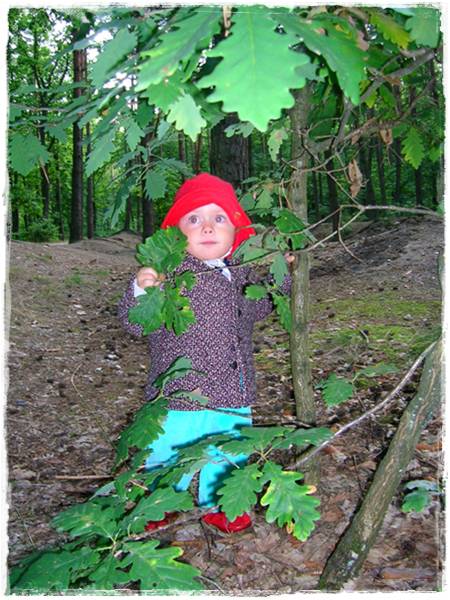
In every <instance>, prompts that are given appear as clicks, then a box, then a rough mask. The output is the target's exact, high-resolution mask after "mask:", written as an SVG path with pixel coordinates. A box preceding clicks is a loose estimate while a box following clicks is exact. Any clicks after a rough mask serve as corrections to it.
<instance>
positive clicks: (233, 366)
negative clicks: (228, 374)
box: [230, 360, 237, 369]
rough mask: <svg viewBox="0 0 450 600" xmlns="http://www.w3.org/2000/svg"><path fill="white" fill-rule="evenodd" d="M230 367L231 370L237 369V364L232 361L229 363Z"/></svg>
mask: <svg viewBox="0 0 450 600" xmlns="http://www.w3.org/2000/svg"><path fill="white" fill-rule="evenodd" d="M230 367H231V368H232V369H237V362H236V361H235V360H234V361H233V362H232V363H231V365H230Z"/></svg>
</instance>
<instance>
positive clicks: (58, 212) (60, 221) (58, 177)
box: [55, 146, 64, 240]
mask: <svg viewBox="0 0 450 600" xmlns="http://www.w3.org/2000/svg"><path fill="white" fill-rule="evenodd" d="M55 165H56V190H55V210H56V215H57V218H58V228H59V239H60V240H63V239H64V217H63V212H62V202H61V169H60V164H59V148H58V146H57V147H56V149H55Z"/></svg>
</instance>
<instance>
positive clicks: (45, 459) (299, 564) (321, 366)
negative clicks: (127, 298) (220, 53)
mask: <svg viewBox="0 0 450 600" xmlns="http://www.w3.org/2000/svg"><path fill="white" fill-rule="evenodd" d="M139 241H140V240H139V239H138V238H137V236H134V235H132V234H130V233H125V232H124V233H121V234H117V235H115V236H113V237H110V238H107V239H95V240H85V241H82V242H79V243H76V244H71V245H70V246H69V245H68V244H35V243H29V242H16V241H14V242H11V244H10V257H9V274H7V276H8V277H9V288H10V295H11V296H10V302H11V312H10V320H9V333H8V332H7V339H8V340H9V355H8V360H9V389H8V397H7V411H6V417H7V432H6V433H7V444H8V446H7V448H8V469H9V473H8V475H9V481H10V484H9V492H8V495H9V499H8V502H9V523H8V526H9V561H10V563H11V564H14V563H15V562H17V560H18V559H19V558H21V557H22V556H24V555H25V554H26V553H28V552H30V551H31V550H33V549H36V548H44V547H47V546H48V545H50V544H53V543H54V542H56V541H57V540H59V539H60V537H59V535H58V534H56V532H55V531H54V530H53V529H52V528H51V527H50V526H49V522H50V520H51V518H52V517H53V516H55V515H56V514H57V513H58V512H60V511H61V510H63V509H65V508H67V507H69V506H70V505H72V504H74V503H78V502H82V501H85V500H86V499H88V498H89V496H90V495H91V494H92V493H93V492H94V491H95V489H97V487H98V486H99V485H101V484H103V483H105V482H106V481H107V479H109V478H110V474H111V468H112V464H113V459H114V447H113V443H114V442H115V441H116V440H117V437H118V435H119V433H120V432H121V431H122V429H123V428H124V427H125V426H126V425H127V424H129V422H130V421H131V419H132V417H133V415H134V414H135V412H136V410H137V409H138V408H139V407H140V406H141V405H142V403H143V386H144V384H145V382H146V372H147V369H148V364H147V353H146V341H145V339H141V340H137V339H135V338H131V337H129V336H128V335H127V334H125V333H124V332H123V330H122V329H121V328H120V325H119V321H118V319H117V316H116V307H117V302H118V300H119V298H120V297H121V295H122V293H123V291H124V289H125V287H126V283H127V281H128V279H129V277H130V274H131V273H132V272H133V271H134V270H135V264H136V263H135V261H134V252H135V246H136V243H138V242H139ZM346 243H347V245H348V247H349V248H350V249H351V251H352V252H353V253H354V254H355V255H356V256H358V257H359V258H360V259H361V262H359V261H357V260H355V259H354V258H352V257H351V256H350V254H348V253H347V252H346V251H345V250H344V249H343V247H342V246H341V245H340V244H339V243H338V242H332V243H327V245H326V247H320V246H319V247H317V248H316V249H315V250H314V251H313V260H312V271H311V305H312V323H311V345H312V348H311V351H312V357H313V362H312V371H313V381H314V384H317V383H318V382H319V380H320V379H322V378H325V377H327V376H328V374H329V373H330V372H332V371H335V372H336V373H337V374H338V375H341V376H347V377H349V376H351V374H352V373H353V374H354V372H355V371H356V370H358V369H360V368H363V367H365V366H368V365H369V364H375V363H378V362H380V361H386V362H389V363H394V364H395V365H397V367H398V368H399V369H400V370H401V371H400V372H398V373H392V374H388V375H383V376H382V377H378V378H376V379H370V380H368V379H366V380H362V381H361V383H360V384H359V385H358V386H357V393H356V396H355V397H354V398H353V399H352V400H350V401H348V402H346V403H344V404H342V405H340V406H338V407H333V408H326V407H325V406H324V404H323V400H322V399H321V394H320V391H319V390H316V394H317V403H318V406H319V421H320V423H319V424H320V425H321V426H332V425H333V424H334V425H336V424H339V425H342V424H344V423H346V422H348V421H349V420H351V419H353V418H355V416H357V415H359V414H361V413H363V412H365V411H367V410H368V409H369V408H371V407H372V406H374V405H375V404H376V403H378V402H379V401H380V399H381V398H382V397H383V396H384V395H385V394H386V393H387V392H388V391H390V390H392V389H393V387H394V386H395V384H396V383H397V382H398V380H399V379H400V378H401V376H402V373H404V372H406V370H407V369H408V367H409V366H411V364H412V363H413V362H414V359H415V358H416V357H417V356H418V355H419V354H420V352H421V351H422V350H423V349H424V348H425V347H426V346H427V345H428V344H429V343H430V342H431V341H432V340H433V339H435V338H436V334H437V332H438V331H439V326H440V324H441V289H440V286H439V280H438V273H437V262H436V261H437V255H438V253H439V251H440V250H441V249H442V248H443V244H444V228H443V224H442V223H441V222H439V221H438V220H433V219H430V218H423V219H422V218H418V217H414V218H409V219H407V218H401V219H398V220H396V221H395V222H393V223H391V224H390V225H386V224H383V223H377V222H375V223H372V224H371V225H370V227H367V228H366V229H364V230H363V231H360V232H359V233H354V234H353V235H351V236H349V237H348V238H347V239H346ZM7 326H8V323H7ZM254 342H255V360H256V365H257V384H258V390H259V403H258V405H257V406H256V407H255V411H254V412H255V417H256V418H255V422H256V424H277V423H279V422H280V420H281V419H282V420H283V421H285V422H286V421H288V420H289V419H290V418H294V414H295V406H294V400H293V393H292V385H291V380H290V376H289V367H288V338H287V335H286V334H285V333H284V332H283V330H282V329H281V328H280V327H279V325H278V324H277V323H276V321H275V319H274V318H273V317H270V318H269V319H267V320H266V321H265V322H262V323H259V324H258V327H257V329H256V331H255V336H254ZM419 378H420V370H419V371H417V372H416V373H415V375H414V377H413V380H412V381H411V382H410V383H409V384H408V385H407V386H406V387H405V388H404V389H403V391H402V393H401V394H400V395H399V396H398V397H397V399H396V400H395V401H393V402H392V404H391V405H390V406H389V407H388V408H387V409H386V410H382V411H380V412H379V413H377V414H376V415H375V416H374V417H371V418H369V419H366V420H365V421H363V422H362V423H361V424H360V425H359V426H358V427H356V428H353V429H351V430H349V431H348V432H347V433H346V434H345V435H344V436H342V437H339V438H337V441H336V442H335V443H333V444H332V445H331V446H329V447H328V448H327V449H326V451H324V452H322V454H321V459H320V464H321V478H320V483H319V485H318V491H317V495H318V496H319V497H320V500H321V506H320V507H319V508H320V512H321V515H322V517H321V519H320V521H318V522H317V526H316V529H315V530H314V532H313V534H312V535H311V537H310V538H309V539H308V540H307V541H306V542H300V541H298V540H296V539H295V538H294V537H292V536H291V535H289V534H288V533H287V531H286V530H285V529H279V528H278V527H277V526H276V525H269V524H268V523H267V522H266V521H265V519H264V515H263V513H261V512H257V513H256V514H253V521H254V526H253V527H252V528H251V529H249V530H247V531H245V532H242V533H237V534H233V535H230V536H222V535H214V534H211V533H210V532H209V531H208V532H204V530H203V529H202V528H201V526H200V524H199V523H198V522H195V523H189V524H185V525H183V524H179V523H178V524H177V522H176V521H175V523H174V524H173V525H172V526H171V527H170V528H169V529H166V530H164V531H163V532H161V535H160V538H161V539H162V540H163V541H164V542H165V543H168V544H169V543H171V544H174V545H178V546H180V547H182V548H183V550H184V559H185V560H187V561H188V562H190V563H191V564H193V565H194V566H196V567H198V568H199V569H201V571H202V572H203V575H204V576H205V577H206V578H208V579H207V580H206V581H207V587H209V588H210V589H211V590H216V591H217V590H220V591H222V592H223V593H227V594H237V595H239V594H247V595H249V594H258V593H261V592H263V593H265V594H267V593H270V592H273V593H294V592H297V591H300V590H314V589H316V586H317V582H318V578H319V575H320V573H321V572H322V570H323V568H324V565H325V562H326V560H327V558H328V556H329V555H330V553H331V552H332V550H333V548H334V546H335V545H336V542H337V541H338V539H339V537H340V536H341V535H342V533H343V531H344V530H345V529H346V527H347V525H348V523H349V522H350V520H351V518H352V515H353V514H354V512H355V509H356V508H357V506H358V505H359V503H360V501H361V498H362V496H363V495H364V492H365V490H366V489H367V487H368V484H369V483H370V480H371V478H372V476H373V474H374V471H375V469H376V466H377V463H378V462H379V460H380V457H381V455H382V453H383V451H384V449H385V448H386V447H387V445H388V443H389V438H390V437H391V436H392V435H393V433H394V431H395V427H396V423H397V422H398V419H399V417H400V415H401V412H402V410H403V408H404V407H405V405H406V403H407V402H408V400H409V399H410V398H411V397H412V396H413V395H414V393H415V391H416V389H417V385H418V381H419ZM441 437H442V417H441V415H435V416H434V417H433V419H432V420H431V421H430V422H429V424H428V426H427V427H426V429H425V430H424V432H423V434H422V436H421V438H420V443H419V444H418V445H417V447H416V451H415V455H414V457H413V459H412V460H411V462H410V464H409V466H408V469H407V471H406V472H405V473H404V477H403V482H406V481H409V480H411V479H431V480H433V481H436V480H437V479H439V477H441V476H442V456H441V447H442V446H441ZM83 476H95V477H98V479H89V478H85V479H82V478H81V477H83ZM441 502H442V500H440V499H439V498H434V499H433V501H432V503H431V505H430V506H429V507H428V508H427V509H426V510H425V511H424V512H422V513H417V514H416V513H407V514H405V513H403V512H401V510H400V506H401V503H402V495H401V492H400V491H399V492H398V493H397V495H396V496H395V498H394V500H393V502H392V503H391V505H390V508H389V511H388V514H387V515H386V518H385V521H384V524H383V529H382V531H381V532H380V534H379V536H378V540H377V542H376V544H375V545H374V547H373V548H372V550H371V552H370V554H369V556H368V558H367V560H366V562H365V564H364V567H363V571H362V572H361V575H360V576H359V577H358V578H357V579H356V580H354V581H351V582H349V583H348V584H347V586H346V588H345V589H347V590H349V591H356V590H359V591H362V590H364V591H369V590H370V591H398V590H416V591H433V590H439V589H441V585H442V582H441V570H442V569H441V567H442V560H443V538H444V533H443V516H442V515H443V511H442V509H441ZM157 537H158V536H157ZM208 582H210V583H208Z"/></svg>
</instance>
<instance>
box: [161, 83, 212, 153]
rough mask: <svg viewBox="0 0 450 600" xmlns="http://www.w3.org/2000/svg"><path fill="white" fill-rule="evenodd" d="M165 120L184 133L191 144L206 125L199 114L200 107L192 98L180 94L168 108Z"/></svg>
mask: <svg viewBox="0 0 450 600" xmlns="http://www.w3.org/2000/svg"><path fill="white" fill-rule="evenodd" d="M167 120H168V122H169V123H174V124H175V128H176V129H178V130H179V131H184V133H185V134H186V135H188V136H189V137H190V138H191V140H192V141H193V142H195V140H196V139H197V136H198V135H199V133H200V131H201V129H202V127H204V126H205V125H206V121H205V119H204V118H203V117H202V116H201V114H200V107H199V106H198V105H197V104H196V103H195V101H194V100H193V98H192V96H189V95H188V94H181V96H179V97H178V98H177V99H176V100H175V102H173V103H172V104H171V105H170V106H169V108H168V114H167Z"/></svg>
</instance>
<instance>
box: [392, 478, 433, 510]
mask: <svg viewBox="0 0 450 600" xmlns="http://www.w3.org/2000/svg"><path fill="white" fill-rule="evenodd" d="M404 489H405V490H407V491H406V493H405V496H404V498H403V503H402V506H401V510H402V512H404V513H408V512H422V511H423V510H425V508H427V506H429V505H430V503H431V497H432V495H433V494H440V489H439V486H438V485H437V484H436V483H435V482H434V481H428V480H427V479H415V480H414V481H408V483H405V485H404Z"/></svg>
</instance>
